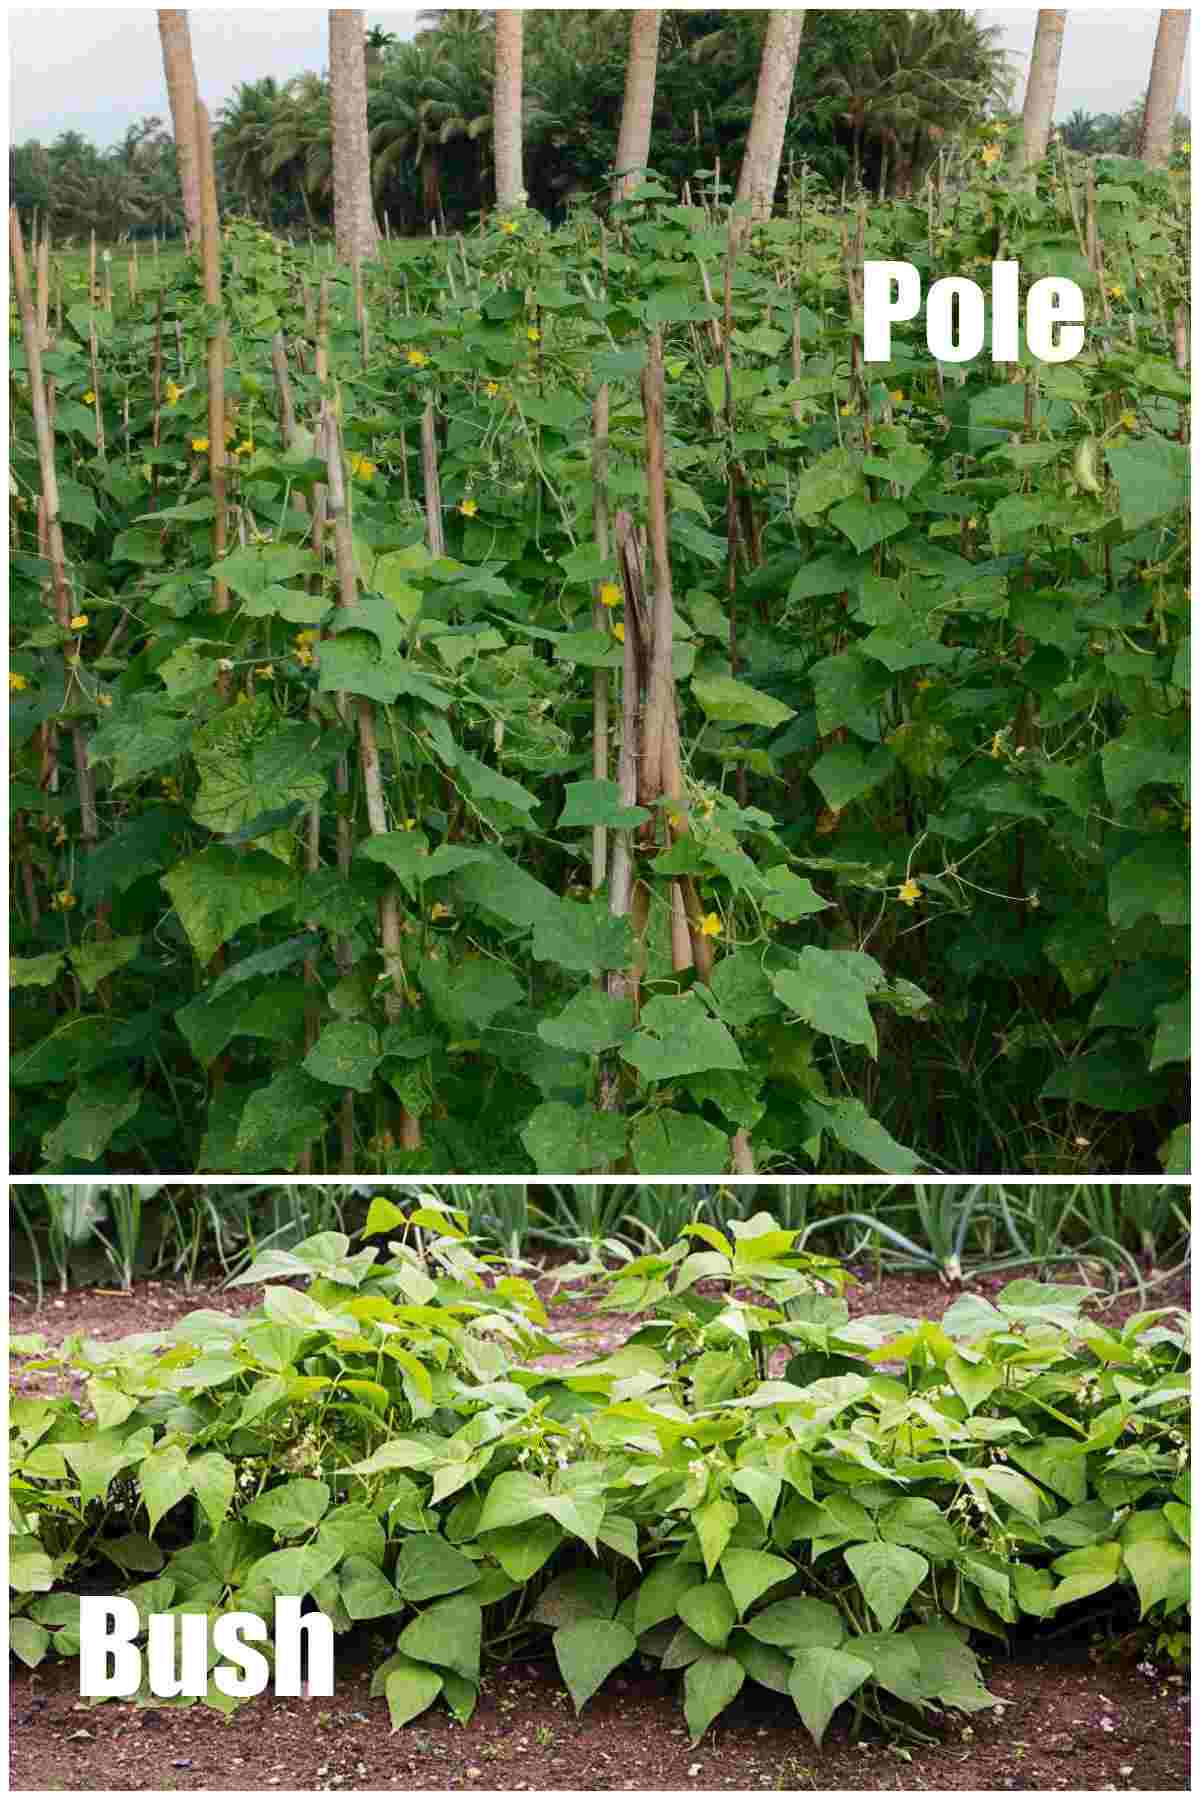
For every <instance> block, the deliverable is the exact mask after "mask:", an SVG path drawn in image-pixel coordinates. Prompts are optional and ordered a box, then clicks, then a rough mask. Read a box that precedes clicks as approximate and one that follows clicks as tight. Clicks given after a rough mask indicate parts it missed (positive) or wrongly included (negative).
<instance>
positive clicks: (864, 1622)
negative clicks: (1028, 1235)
mask: <svg viewBox="0 0 1200 1800" xmlns="http://www.w3.org/2000/svg"><path fill="white" fill-rule="evenodd" d="M466 1223H467V1220H466V1215H465V1214H464V1213H462V1212H457V1211H456V1210H455V1209H454V1208H453V1207H451V1206H448V1205H447V1204H446V1203H445V1202H444V1201H441V1200H439V1199H437V1198H436V1197H432V1196H430V1197H426V1198H425V1199H424V1200H423V1203H422V1204H419V1205H416V1206H415V1207H410V1210H408V1211H407V1212H405V1211H404V1210H402V1209H401V1208H400V1207H398V1206H396V1205H395V1204H394V1203H393V1202H392V1201H391V1200H387V1199H376V1200H374V1201H373V1203H372V1206H371V1209H370V1213H369V1215H368V1217H367V1220H366V1225H365V1228H364V1232H363V1234H362V1235H363V1236H365V1237H366V1238H368V1239H379V1238H383V1239H385V1240H386V1250H384V1249H381V1248H380V1247H378V1246H377V1244H375V1243H368V1244H366V1245H364V1246H363V1247H361V1248H359V1249H357V1250H351V1247H350V1239H349V1238H348V1237H347V1236H346V1235H345V1234H343V1233H340V1232H332V1231H330V1232H321V1233H318V1234H317V1235H316V1236H314V1237H312V1238H310V1239H308V1240H307V1241H305V1242H304V1243H301V1244H300V1245H298V1246H297V1247H296V1248H295V1249H294V1250H278V1249H276V1250H267V1251H266V1252H265V1253H264V1255H263V1256H262V1257H261V1258H260V1259H259V1261H258V1262H256V1263H255V1265H254V1266H253V1267H252V1268H250V1269H249V1270H247V1272H246V1273H245V1275H244V1276H240V1277H238V1278H237V1279H238V1281H240V1282H251V1283H263V1284H264V1293H263V1301H262V1304H261V1306H260V1307H258V1308H256V1309H255V1310H254V1311H252V1312H249V1313H245V1314H238V1315H230V1314H227V1313H223V1312H218V1311H212V1310H205V1311H198V1312H193V1313H190V1314H189V1315H188V1316H187V1317H185V1318H183V1319H182V1320H180V1321H179V1323H178V1324H176V1325H174V1326H172V1327H170V1328H169V1329H167V1330H163V1331H156V1332H149V1333H146V1332H143V1333H139V1334H137V1335H135V1336H131V1337H124V1338H118V1339H116V1340H113V1341H103V1342H102V1341H99V1340H95V1339H85V1338H83V1337H82V1336H81V1335H78V1334H76V1335H74V1336H71V1337H69V1338H68V1339H67V1340H66V1341H65V1343H64V1344H63V1345H62V1347H61V1348H60V1349H58V1350H53V1351H51V1350H48V1349H47V1348H46V1346H45V1343H44V1341H42V1340H41V1339H39V1338H36V1337H33V1336H29V1337H18V1338H16V1339H15V1340H14V1341H13V1345H12V1348H13V1351H14V1353H15V1354H16V1355H18V1356H19V1357H20V1358H21V1359H22V1361H23V1366H24V1369H25V1371H26V1373H27V1375H35V1374H36V1373H37V1372H38V1371H52V1372H56V1373H62V1374H67V1375H70V1376H72V1377H74V1378H75V1379H76V1380H78V1381H82V1382H83V1383H84V1384H85V1398H84V1399H75V1398H55V1399H52V1398H42V1397H38V1396H35V1395H24V1396H14V1398H13V1400H12V1404H11V1406H10V1411H9V1419H10V1458H9V1463H10V1500H11V1521H12V1523H11V1525H10V1530H11V1532H12V1534H13V1535H12V1537H11V1539H10V1561H9V1569H10V1581H11V1583H12V1587H13V1590H14V1592H13V1602H12V1605H13V1619H12V1623H11V1627H10V1643H11V1645H12V1648H13V1649H14V1651H15V1652H16V1654H17V1655H18V1656H19V1657H21V1658H22V1659H23V1660H24V1661H25V1662H26V1663H27V1664H29V1665H30V1666H36V1665H37V1664H38V1663H39V1662H41V1661H42V1660H43V1659H44V1658H46V1657H47V1656H51V1655H57V1656H65V1657H70V1656H73V1655H76V1654H77V1653H78V1648H79V1633H78V1618H79V1596H78V1589H79V1586H80V1584H81V1583H82V1584H84V1585H85V1587H86V1588H87V1589H88V1590H89V1591H95V1589H96V1584H97V1583H100V1585H101V1590H102V1591H109V1592H111V1591H113V1589H114V1588H115V1587H120V1588H123V1589H124V1590H125V1591H126V1592H127V1593H128V1595H129V1597H130V1598H131V1599H132V1600H133V1601H134V1602H135V1603H136V1605H137V1606H138V1608H139V1609H140V1612H141V1614H142V1616H143V1621H144V1619H145V1617H146V1616H147V1615H149V1614H152V1613H186V1612H195V1611H197V1610H199V1611H201V1612H204V1613H206V1614H208V1615H209V1616H210V1618H213V1617H216V1616H218V1615H220V1614H222V1613H224V1612H228V1611H245V1612H251V1613H256V1614H258V1615H259V1616H260V1617H262V1618H264V1619H269V1618H270V1617H271V1616H272V1614H273V1601H274V1596H275V1595H276V1594H279V1593H286V1594H292V1595H311V1597H312V1599H313V1600H314V1601H315V1602H316V1603H317V1605H318V1606H319V1607H320V1608H321V1610H322V1611H323V1612H325V1613H326V1614H327V1615H328V1616H329V1618H330V1619H331V1620H332V1622H333V1625H334V1629H335V1632H336V1633H342V1634H344V1633H347V1632H349V1631H351V1630H353V1629H356V1628H359V1629H360V1630H362V1631H363V1632H364V1633H366V1635H367V1636H368V1637H370V1635H371V1634H372V1633H373V1634H374V1641H375V1643H376V1646H377V1656H378V1660H377V1666H376V1669H375V1674H374V1681H373V1687H372V1692H373V1693H374V1694H375V1695H377V1696H382V1697H383V1698H384V1699H385V1700H386V1703H387V1706H388V1709H389V1711H390V1714H391V1720H392V1725H393V1728H394V1729H398V1728H400V1727H402V1726H404V1725H405V1724H406V1723H407V1722H408V1721H409V1720H411V1719H414V1718H416V1717H417V1716H418V1715H420V1714H421V1713H423V1712H424V1711H425V1710H426V1709H427V1708H428V1707H430V1706H433V1705H443V1704H444V1705H445V1706H447V1707H448V1708H449V1709H450V1711H451V1713H453V1714H454V1716H455V1717H456V1718H458V1719H459V1720H460V1721H463V1722H464V1723H465V1722H466V1721H468V1720H469V1719H470V1717H471V1713H472V1709H473V1708H474V1706H475V1703H476V1698H477V1695H478V1691H479V1685H480V1681H481V1679H482V1677H483V1676H484V1674H485V1673H486V1672H487V1671H488V1670H489V1669H493V1668H495V1667H496V1666H497V1665H498V1664H500V1663H501V1662H503V1660H504V1659H505V1658H506V1657H511V1656H513V1655H521V1656H526V1657H528V1656H530V1655H533V1656H536V1655H539V1654H545V1655H546V1656H547V1657H552V1658H553V1659H554V1662H555V1664H556V1666H557V1669H558V1671H559V1673H560V1674H561V1677H562V1679H563V1681H564V1682H565V1684H566V1686H567V1688H568V1689H569V1691H570V1694H571V1697H572V1699H573V1701H574V1704H575V1707H576V1710H577V1711H578V1710H579V1709H581V1708H582V1707H583V1706H584V1705H586V1703H587V1701H588V1700H589V1699H590V1697H591V1696H592V1695H593V1694H594V1693H595V1692H596V1691H597V1689H598V1688H600V1687H601V1685H602V1684H603V1683H604V1682H605V1681H606V1680H607V1679H608V1678H609V1677H610V1676H611V1675H612V1674H613V1673H614V1671H615V1670H618V1669H620V1668H622V1667H623V1666H624V1665H626V1664H627V1663H636V1664H637V1665H638V1666H641V1667H645V1666H647V1665H649V1666H651V1667H653V1668H656V1669H661V1670H662V1671H664V1672H667V1673H670V1672H678V1675H679V1678H680V1687H681V1693H682V1701H683V1709H684V1715H685V1718H686V1721H687V1726H688V1729H689V1731H690V1733H691V1737H692V1740H693V1742H695V1741H698V1740H699V1739H700V1738H701V1737H702V1736H703V1735H704V1733H705V1732H706V1731H707V1730H708V1728H709V1727H710V1725H712V1723H713V1722H714V1720H716V1719H717V1718H719V1717H720V1715H721V1713H722V1712H723V1711H724V1709H725V1708H726V1707H727V1706H729V1705H730V1704H731V1703H732V1702H733V1700H734V1699H735V1698H736V1697H737V1695H738V1694H739V1692H740V1691H741V1689H742V1688H743V1686H745V1685H746V1684H747V1683H757V1684H759V1685H760V1686H763V1687H765V1688H767V1689H768V1690H770V1691H771V1692H773V1693H776V1694H778V1695H780V1696H782V1697H783V1699H784V1700H785V1701H787V1700H790V1701H791V1702H792V1703H794V1706H795V1708H796V1712H797V1714H798V1715H799V1719H800V1721H802V1723H803V1725H804V1727H805V1728H806V1729H807V1731H808V1732H810V1733H811V1735H812V1737H813V1738H814V1739H815V1740H816V1742H817V1743H818V1744H819V1743H820V1742H821V1738H822V1734H823V1733H824V1732H825V1730H826V1728H827V1727H828V1725H829V1722H830V1720H831V1718H832V1717H833V1715H834V1714H835V1712H837V1711H838V1709H839V1708H840V1707H842V1706H843V1705H847V1704H849V1705H850V1706H852V1708H853V1721H852V1723H853V1729H854V1731H855V1733H857V1731H858V1730H859V1728H860V1727H861V1726H862V1725H863V1724H864V1723H865V1722H871V1723H873V1724H875V1725H876V1726H877V1727H879V1726H882V1727H883V1728H885V1729H887V1730H889V1731H900V1732H905V1733H908V1734H910V1735H911V1734H915V1735H916V1736H918V1737H920V1736H921V1734H922V1733H923V1734H924V1735H925V1739H926V1741H931V1740H930V1739H929V1729H930V1727H931V1726H933V1725H936V1723H937V1722H938V1721H939V1720H942V1719H944V1718H945V1717H946V1715H953V1714H956V1713H958V1714H961V1713H970V1712H973V1711H975V1710H977V1709H979V1708H982V1707H985V1706H990V1705H993V1704H994V1703H995V1702H994V1699H993V1697H992V1696H991V1695H990V1694H989V1693H988V1691H987V1688H986V1686H985V1684H984V1679H983V1673H982V1671H981V1667H980V1657H981V1656H986V1654H987V1650H988V1647H989V1646H991V1647H992V1648H993V1649H995V1648H996V1647H997V1646H1000V1645H1003V1644H1005V1643H1006V1641H1007V1640H1008V1639H1009V1637H1010V1636H1012V1635H1017V1634H1019V1635H1021V1636H1023V1637H1027V1636H1029V1635H1030V1634H1034V1635H1036V1634H1037V1633H1039V1632H1043V1631H1048V1630H1051V1629H1058V1630H1061V1629H1062V1628H1063V1627H1064V1626H1067V1627H1069V1626H1070V1625H1071V1624H1072V1623H1073V1622H1075V1621H1078V1620H1079V1618H1080V1614H1081V1612H1083V1613H1085V1614H1086V1615H1088V1616H1089V1617H1093V1616H1099V1617H1101V1618H1104V1617H1108V1618H1111V1619H1112V1620H1113V1621H1114V1622H1117V1623H1119V1625H1120V1627H1121V1629H1122V1632H1127V1631H1129V1630H1132V1631H1133V1632H1135V1633H1137V1632H1141V1633H1143V1634H1144V1635H1145V1637H1146V1640H1147V1642H1154V1643H1156V1644H1157V1645H1158V1646H1159V1647H1160V1648H1166V1649H1167V1650H1168V1652H1169V1651H1170V1647H1171V1646H1172V1645H1173V1646H1175V1647H1176V1648H1179V1647H1180V1646H1181V1645H1182V1643H1183V1641H1184V1639H1185V1636H1186V1627H1187V1620H1188V1614H1189V1551H1188V1542H1189V1520H1190V1506H1189V1480H1190V1471H1189V1379H1190V1378H1189V1367H1190V1362H1189V1350H1188V1337H1187V1329H1186V1328H1187V1324H1188V1319H1187V1316H1186V1315H1185V1314H1182V1313H1180V1312H1179V1311H1178V1310H1162V1311H1148V1312H1142V1313H1138V1314H1135V1315H1134V1316H1133V1317H1132V1318H1130V1319H1129V1320H1128V1321H1127V1322H1126V1323H1125V1324H1123V1325H1122V1326H1121V1327H1120V1328H1109V1327H1107V1326H1105V1325H1101V1324H1098V1323H1096V1322H1095V1321H1093V1320H1091V1319H1089V1318H1087V1317H1086V1316H1085V1315H1084V1314H1083V1313H1082V1312H1081V1311H1080V1306H1079V1303H1080V1300H1081V1298H1084V1297H1086V1293H1087V1290H1086V1289H1081V1288H1075V1287H1064V1286H1052V1285H1047V1284H1043V1283H1039V1282H1033V1281H1028V1280H1015V1281H1012V1282H1010V1283H1009V1284H1008V1285H1007V1286H1006V1287H1003V1288H1001V1289H1000V1290H999V1292H998V1293H997V1294H996V1295H995V1298H994V1299H984V1298H982V1297H981V1296H979V1295H978V1294H964V1295H962V1296H961V1297H960V1298H959V1299H957V1300H955V1301H954V1303H953V1305H952V1306H951V1307H950V1308H949V1309H948V1310H947V1312H946V1313H945V1316H944V1317H943V1319H942V1320H941V1322H940V1323H933V1322H932V1321H930V1320H928V1319H917V1318H903V1317H897V1316H895V1315H880V1316H874V1317H871V1316H868V1317H859V1318H855V1319H854V1320H853V1321H851V1320H850V1317H849V1308H848V1306H847V1303H846V1301H845V1300H844V1299H843V1298H842V1297H841V1293H842V1289H843V1288H844V1286H845V1283H846V1281H847V1279H848V1277H847V1276H846V1274H845V1272H844V1271H843V1270H842V1268H841V1266H840V1265H839V1264H837V1263H835V1262H832V1261H830V1260H828V1259H824V1258H819V1257H814V1256H811V1255H808V1254H807V1253H805V1252H803V1251H799V1250H797V1248H796V1241H797V1239H798V1237H799V1233H797V1232H796V1231H791V1230H783V1229H781V1228H780V1227H779V1226H778V1225H777V1224H776V1222H775V1220H774V1219H773V1218H772V1217H771V1216H770V1215H769V1214H767V1213H759V1214H756V1215H755V1216H754V1217H752V1218H750V1219H746V1220H741V1221H737V1222H734V1223H732V1224H730V1225H728V1227H726V1228H723V1229H722V1228H718V1227H716V1226H711V1225H706V1224H699V1223H698V1224H694V1225H692V1226H690V1227H688V1228H687V1231H686V1233H685V1235H684V1236H683V1237H681V1238H680V1239H679V1240H678V1241H677V1242H675V1243H673V1244H672V1245H670V1246H669V1247H668V1248H667V1249H665V1250H661V1251H654V1252H651V1253H648V1254H646V1255H644V1256H641V1257H639V1258H637V1259H635V1260H634V1261H632V1262H629V1263H626V1264H625V1265H623V1266H622V1267H621V1268H620V1269H619V1270H618V1271H617V1272H616V1273H615V1274H614V1275H613V1276H612V1277H610V1278H609V1279H610V1280H611V1284H612V1286H611V1294H610V1296H609V1302H608V1303H609V1304H610V1305H611V1306H612V1307H613V1308H614V1309H617V1310H620V1311H621V1312H623V1313H625V1314H630V1313H632V1314H634V1315H635V1329H634V1331H633V1334H632V1335H631V1336H630V1337H629V1338H628V1340H627V1341H626V1343H625V1344H624V1346H623V1347H622V1348H621V1349H619V1350H617V1351H615V1352H613V1353H611V1354H608V1355H605V1356H602V1357H600V1358H599V1359H598V1360H594V1361H592V1362H587V1363H582V1364H575V1365H574V1366H572V1365H571V1364H569V1363H568V1364H566V1365H565V1366H563V1364H562V1363H561V1362H560V1363H558V1364H557V1365H556V1366H551V1367H549V1368H547V1367H546V1366H538V1365H537V1362H536V1360H535V1359H538V1358H540V1357H541V1356H543V1355H544V1354H545V1353H547V1352H551V1353H553V1352H558V1351H560V1350H561V1349H562V1348H563V1346H561V1345H559V1344H558V1343H557V1342H556V1341H555V1339H554V1338H553V1337H552V1336H550V1335H549V1334H548V1333H547V1330H546V1315H545V1312H544V1310H543V1309H542V1306H541V1304H540V1302H539V1300H538V1298H537V1296H536V1293H535V1291H534V1290H533V1288H532V1287H531V1286H530V1285H529V1284H528V1282H526V1281H524V1280H523V1279H521V1278H520V1277H518V1276H514V1275H511V1274H504V1273H499V1272H498V1271H497V1270H496V1269H494V1268H491V1267H489V1265H488V1262H487V1260H486V1259H480V1258H479V1257H478V1256H477V1255H476V1254H475V1253H474V1252H473V1251H472V1249H471V1247H470V1245H469V1243H468V1242H467V1241H466V1239H465V1236H464V1228H465V1225H466ZM492 1260H493V1262H495V1263H501V1262H502V1259H501V1258H498V1257H497V1258H495V1259H492ZM297 1277H298V1278H299V1279H300V1281H301V1283H302V1284H303V1285H302V1286H300V1287H296V1286H293V1285H291V1282H292V1281H294V1280H295V1279H296V1278H297ZM701 1288H702V1289H703V1291H701ZM105 1584H107V1586H106V1585H105ZM210 1636H211V1634H210ZM212 1660H213V1663H215V1662H216V1661H218V1660H219V1657H218V1655H217V1653H216V1652H215V1651H214V1652H213V1659H212ZM211 1666H212V1665H211V1664H210V1667H211ZM145 1697H146V1698H149V1696H148V1695H147V1696H145ZM207 1703H208V1704H209V1705H211V1706H214V1707H217V1708H219V1709H221V1710H224V1711H229V1710H231V1709H232V1708H234V1707H235V1706H236V1705H237V1704H238V1701H236V1700H235V1699H233V1698H231V1697H229V1696H227V1695H225V1694H223V1693H222V1692H221V1691H220V1689H219V1688H218V1687H217V1686H216V1684H215V1683H210V1690H209V1693H208V1696H207Z"/></svg>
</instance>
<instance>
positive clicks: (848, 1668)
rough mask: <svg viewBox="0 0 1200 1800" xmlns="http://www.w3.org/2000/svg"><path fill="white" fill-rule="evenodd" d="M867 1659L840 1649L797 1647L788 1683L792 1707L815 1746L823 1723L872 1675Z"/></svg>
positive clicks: (823, 1728) (827, 1722)
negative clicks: (802, 1648)
mask: <svg viewBox="0 0 1200 1800" xmlns="http://www.w3.org/2000/svg"><path fill="white" fill-rule="evenodd" d="M872 1672H873V1671H872V1668H871V1664H870V1663H869V1662H865V1661H864V1660H863V1658H862V1657H861V1656H848V1655H847V1654H846V1653H845V1651H843V1650H828V1649H818V1650H800V1651H798V1652H797V1653H796V1657H795V1660H794V1662H793V1664H792V1677H791V1681H790V1682H789V1684H788V1686H789V1689H790V1691H791V1696H792V1699H793V1700H794V1701H795V1702H796V1711H797V1712H798V1713H799V1714H800V1717H801V1718H802V1719H803V1720H804V1723H805V1725H806V1726H807V1727H808V1729H809V1731H810V1733H811V1734H812V1737H813V1740H814V1742H815V1743H816V1746H817V1748H818V1750H819V1749H820V1747H821V1740H822V1738H823V1737H824V1736H825V1730H826V1727H827V1726H828V1724H829V1721H830V1719H832V1717H833V1715H834V1713H835V1712H836V1711H837V1709H838V1707H839V1706H841V1704H842V1702H843V1701H844V1700H849V1698H850V1696H851V1695H852V1694H856V1693H857V1692H858V1690H859V1688H860V1687H861V1686H862V1684H863V1682H864V1681H869V1680H870V1678H871V1675H872Z"/></svg>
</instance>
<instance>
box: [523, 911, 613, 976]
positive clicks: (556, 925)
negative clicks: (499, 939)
mask: <svg viewBox="0 0 1200 1800" xmlns="http://www.w3.org/2000/svg"><path fill="white" fill-rule="evenodd" d="M532 949H533V955H534V957H535V959H536V960H537V961H538V962H547V963H556V964H557V965H558V967H559V968H561V969H572V970H574V971H575V972H576V973H577V974H581V975H599V974H601V973H602V972H603V971H604V970H605V969H623V968H626V967H627V966H628V964H629V961H630V956H631V934H630V929H629V921H628V919H614V918H613V917H612V915H611V914H610V913H609V910H608V906H607V904H606V902H605V901H604V900H601V899H596V900H589V901H578V900H559V901H557V902H556V904H555V906H554V908H553V910H551V911H547V912H546V913H544V914H543V915H542V916H541V917H540V918H538V919H537V920H535V922H534V927H533V945H532Z"/></svg>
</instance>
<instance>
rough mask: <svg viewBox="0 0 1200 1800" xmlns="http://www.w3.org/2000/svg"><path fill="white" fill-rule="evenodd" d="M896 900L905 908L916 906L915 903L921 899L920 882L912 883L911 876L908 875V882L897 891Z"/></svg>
mask: <svg viewBox="0 0 1200 1800" xmlns="http://www.w3.org/2000/svg"><path fill="white" fill-rule="evenodd" d="M896 898H897V900H899V901H901V902H902V903H903V904H904V905H905V906H915V905H916V904H917V901H918V900H919V899H920V898H921V884H920V882H919V881H914V880H913V879H912V876H911V875H910V876H909V878H908V880H907V881H906V882H905V883H904V885H903V887H901V888H900V889H899V891H898V892H897V894H896Z"/></svg>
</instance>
